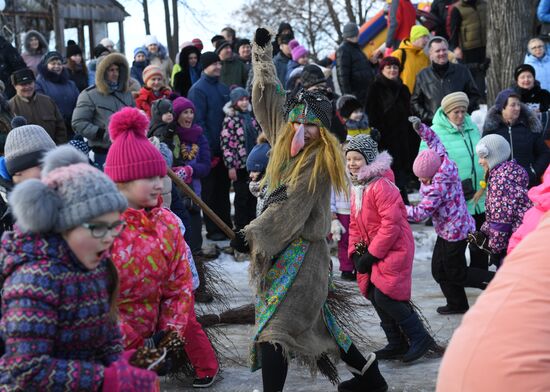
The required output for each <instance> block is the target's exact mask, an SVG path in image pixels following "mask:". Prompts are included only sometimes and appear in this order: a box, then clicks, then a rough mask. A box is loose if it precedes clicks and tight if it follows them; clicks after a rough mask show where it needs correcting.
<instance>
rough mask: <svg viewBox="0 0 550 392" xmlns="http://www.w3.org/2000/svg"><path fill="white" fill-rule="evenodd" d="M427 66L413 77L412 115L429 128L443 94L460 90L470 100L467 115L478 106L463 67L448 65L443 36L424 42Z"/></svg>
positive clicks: (477, 100) (470, 78) (469, 75)
mask: <svg viewBox="0 0 550 392" xmlns="http://www.w3.org/2000/svg"><path fill="white" fill-rule="evenodd" d="M428 49H429V55H430V60H431V62H432V64H431V66H429V67H427V68H424V69H423V70H422V71H420V72H419V73H418V76H417V77H416V84H415V86H414V92H413V95H412V97H411V107H412V111H413V113H414V114H415V115H416V116H418V117H420V118H421V119H422V122H423V123H424V124H428V125H431V124H432V120H433V117H434V114H435V112H436V110H437V109H438V108H439V106H441V100H442V99H443V97H444V96H445V95H447V94H450V93H454V92H456V91H463V92H464V93H466V95H467V96H468V99H469V100H470V106H468V113H472V112H473V111H474V110H476V109H477V108H478V107H479V99H480V98H481V96H480V93H479V90H478V89H477V86H476V83H475V82H474V79H473V78H472V74H471V73H470V71H469V70H468V68H466V67H465V66H464V65H461V64H453V63H450V62H449V44H448V43H447V40H446V39H445V38H443V37H437V36H436V37H433V38H432V39H431V40H430V42H429V43H428Z"/></svg>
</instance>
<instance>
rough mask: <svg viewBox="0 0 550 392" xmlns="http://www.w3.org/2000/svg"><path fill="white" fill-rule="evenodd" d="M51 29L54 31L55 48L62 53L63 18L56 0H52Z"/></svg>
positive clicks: (63, 37) (63, 38)
mask: <svg viewBox="0 0 550 392" xmlns="http://www.w3.org/2000/svg"><path fill="white" fill-rule="evenodd" d="M52 13H53V30H54V32H55V50H57V51H58V52H60V53H62V52H63V48H64V46H65V45H64V42H65V32H64V30H65V19H63V17H62V16H61V15H60V13H59V2H58V0H53V1H52Z"/></svg>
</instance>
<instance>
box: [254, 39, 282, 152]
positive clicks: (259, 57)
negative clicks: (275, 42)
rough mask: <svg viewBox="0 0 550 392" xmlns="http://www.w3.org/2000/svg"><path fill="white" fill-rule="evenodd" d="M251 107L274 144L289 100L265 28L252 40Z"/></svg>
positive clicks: (269, 139) (270, 141)
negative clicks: (276, 68) (252, 74)
mask: <svg viewBox="0 0 550 392" xmlns="http://www.w3.org/2000/svg"><path fill="white" fill-rule="evenodd" d="M252 69H253V72H254V79H253V82H252V106H253V107H254V115H255V116H256V119H257V120H258V122H259V124H260V126H261V127H262V129H263V131H264V133H265V134H266V136H267V139H268V141H269V143H270V144H271V145H272V146H273V145H274V144H275V141H276V138H277V131H278V130H279V129H280V128H281V126H282V125H283V124H284V122H285V118H284V113H283V105H284V103H285V100H286V93H285V90H284V88H283V86H282V84H281V82H280V81H279V79H278V78H277V71H276V70H275V65H274V64H273V47H272V46H271V34H270V33H269V32H268V31H267V30H266V29H264V28H259V29H257V30H256V35H255V36H254V42H253V43H252Z"/></svg>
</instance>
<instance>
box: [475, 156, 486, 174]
mask: <svg viewBox="0 0 550 392" xmlns="http://www.w3.org/2000/svg"><path fill="white" fill-rule="evenodd" d="M477 161H478V162H479V165H480V166H481V167H482V168H483V170H484V171H485V173H487V172H488V171H489V163H488V162H487V158H482V157H479V159H478V160H477Z"/></svg>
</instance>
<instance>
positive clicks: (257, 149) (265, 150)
mask: <svg viewBox="0 0 550 392" xmlns="http://www.w3.org/2000/svg"><path fill="white" fill-rule="evenodd" d="M270 150H271V146H270V145H269V143H260V144H256V145H255V146H254V148H253V149H252V151H250V154H248V158H247V160H246V170H248V171H249V172H260V173H261V172H264V171H265V169H266V168H267V162H268V161H269V151H270Z"/></svg>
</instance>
